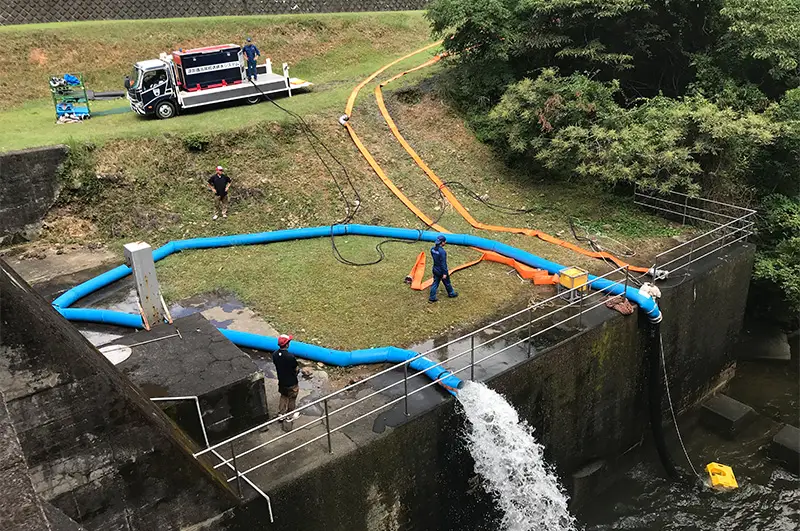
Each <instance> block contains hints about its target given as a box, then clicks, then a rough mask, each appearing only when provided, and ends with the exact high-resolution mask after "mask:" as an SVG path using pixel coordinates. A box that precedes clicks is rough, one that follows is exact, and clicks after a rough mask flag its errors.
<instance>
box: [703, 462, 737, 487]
mask: <svg viewBox="0 0 800 531" xmlns="http://www.w3.org/2000/svg"><path fill="white" fill-rule="evenodd" d="M706 471H707V472H708V477H709V478H711V486H712V487H714V488H715V489H721V490H730V489H738V488H739V484H738V483H737V482H736V477H735V476H734V475H733V469H732V468H731V467H729V466H726V465H723V464H720V463H709V464H707V465H706Z"/></svg>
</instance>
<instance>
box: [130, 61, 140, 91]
mask: <svg viewBox="0 0 800 531" xmlns="http://www.w3.org/2000/svg"><path fill="white" fill-rule="evenodd" d="M141 85H142V71H141V70H139V69H138V68H136V67H135V66H134V67H133V70H132V71H131V88H132V89H136V88H139V87H141Z"/></svg>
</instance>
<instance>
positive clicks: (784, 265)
mask: <svg viewBox="0 0 800 531" xmlns="http://www.w3.org/2000/svg"><path fill="white" fill-rule="evenodd" d="M761 207H762V211H761V213H760V218H759V223H758V229H759V232H758V243H759V245H760V246H761V247H760V249H761V250H760V251H759V253H758V255H757V257H756V265H755V270H754V277H755V278H756V280H761V281H768V282H771V283H773V284H774V285H775V286H777V288H778V289H779V290H780V293H781V295H782V296H783V298H784V300H785V301H786V303H787V306H788V308H789V311H791V312H793V314H794V315H797V314H798V312H800V196H797V197H795V198H789V197H786V196H783V195H778V194H775V195H770V196H767V197H766V198H765V199H764V201H763V202H762V205H761Z"/></svg>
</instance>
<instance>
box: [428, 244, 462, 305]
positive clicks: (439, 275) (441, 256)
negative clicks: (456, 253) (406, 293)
mask: <svg viewBox="0 0 800 531" xmlns="http://www.w3.org/2000/svg"><path fill="white" fill-rule="evenodd" d="M446 242H447V238H445V237H444V236H442V235H441V234H440V235H439V236H437V237H436V245H434V246H433V247H432V248H431V258H433V284H432V285H431V294H430V297H428V302H436V301H437V300H438V299H437V298H436V292H437V291H439V282H442V283H444V288H445V289H446V290H447V296H448V297H450V298H451V299H452V298H454V297H458V293H456V292H455V291H454V290H453V286H452V285H451V284H450V275H449V273H448V271H449V269H448V268H447V251H445V250H444V244H445V243H446Z"/></svg>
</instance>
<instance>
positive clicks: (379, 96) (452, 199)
mask: <svg viewBox="0 0 800 531" xmlns="http://www.w3.org/2000/svg"><path fill="white" fill-rule="evenodd" d="M440 59H441V56H440V55H437V56H436V57H434V58H433V59H430V60H428V61H426V62H425V63H423V64H421V65H419V66H417V67H415V68H412V69H410V70H406V71H405V72H401V73H400V74H397V75H395V76H393V77H391V78H389V79H387V80H386V81H384V82H383V83H380V84H379V85H378V86H376V87H375V99H376V100H377V102H378V108H379V109H380V112H381V115H382V116H383V118H384V120H385V121H386V124H387V125H388V126H389V129H390V130H391V131H392V134H393V135H394V136H395V138H396V139H397V141H398V142H400V145H402V146H403V149H405V150H406V152H407V153H408V154H409V155H410V156H411V158H412V159H414V162H415V163H416V164H417V166H419V167H420V169H422V171H423V172H425V174H426V175H427V176H428V178H430V180H431V181H433V183H434V184H435V185H436V186H437V187H438V188H439V190H441V192H442V193H443V194H444V196H445V197H446V198H447V201H448V202H449V203H450V204H451V205H452V206H453V208H454V209H455V210H456V211H457V212H458V213H459V214H460V215H461V217H462V218H464V219H465V220H466V221H467V222H468V223H469V224H470V225H472V226H473V227H475V228H476V229H482V230H488V231H494V232H509V233H514V234H523V235H526V236H532V237H536V238H539V239H541V240H543V241H546V242H548V243H552V244H555V245H559V246H561V247H566V248H567V249H570V250H572V251H575V252H577V253H580V254H582V255H585V256H589V257H591V258H600V259H607V260H611V261H612V262H614V263H615V264H617V266H618V267H628V268H629V269H630V270H631V271H635V272H638V273H647V272H648V271H649V269H648V268H646V267H637V266H631V265H630V264H628V263H626V262H625V261H623V260H621V259H619V258H617V257H616V256H614V255H612V254H611V253H607V252H605V251H589V250H587V249H584V248H582V247H579V246H577V245H575V244H573V243H570V242H566V241H564V240H561V239H558V238H556V237H554V236H551V235H549V234H547V233H544V232H542V231H538V230H534V229H527V228H518V227H504V226H500V225H489V224H486V223H482V222H480V221H478V220H476V219H475V218H474V217H473V216H472V214H470V213H469V211H467V209H466V208H464V205H462V204H461V202H460V201H459V200H458V198H457V197H456V196H455V195H454V194H453V193H452V192H451V191H450V189H449V188H448V187H447V185H445V183H444V182H442V180H441V179H440V178H439V177H438V176H437V175H436V173H434V171H433V170H432V169H431V168H430V167H429V166H428V165H427V164H426V163H425V161H424V160H422V158H421V157H420V156H419V155H418V154H417V152H416V151H414V148H412V147H411V145H410V144H409V143H408V142H407V141H406V139H405V138H404V137H403V135H402V134H401V133H400V130H399V129H398V128H397V124H395V122H394V120H393V119H392V117H391V115H390V114H389V111H388V110H387V109H386V104H385V103H384V101H383V92H382V91H381V87H383V86H386V85H388V84H389V83H391V82H392V81H395V80H397V79H399V78H401V77H403V76H404V75H406V74H408V73H410V72H414V71H416V70H419V69H421V68H425V67H427V66H430V65H433V64H435V63H437V62H438V61H439V60H440ZM373 79H374V78H373ZM361 86H362V87H363V85H361ZM359 90H360V88H359Z"/></svg>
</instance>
